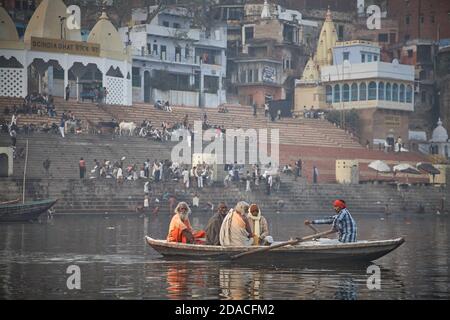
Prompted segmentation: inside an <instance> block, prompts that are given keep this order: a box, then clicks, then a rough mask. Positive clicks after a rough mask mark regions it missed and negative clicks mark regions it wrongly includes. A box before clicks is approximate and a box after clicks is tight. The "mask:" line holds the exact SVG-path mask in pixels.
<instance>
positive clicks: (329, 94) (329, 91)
mask: <svg viewBox="0 0 450 320" xmlns="http://www.w3.org/2000/svg"><path fill="white" fill-rule="evenodd" d="M325 95H326V99H327V103H333V88H332V87H331V86H326V88H325Z"/></svg>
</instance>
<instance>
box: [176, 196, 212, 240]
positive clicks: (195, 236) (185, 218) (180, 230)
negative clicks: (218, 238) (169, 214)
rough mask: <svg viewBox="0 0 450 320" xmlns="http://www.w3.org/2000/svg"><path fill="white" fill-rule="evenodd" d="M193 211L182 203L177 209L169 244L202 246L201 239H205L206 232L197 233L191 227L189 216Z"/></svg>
mask: <svg viewBox="0 0 450 320" xmlns="http://www.w3.org/2000/svg"><path fill="white" fill-rule="evenodd" d="M190 214H191V209H190V208H189V206H188V204H187V203H186V202H180V203H179V204H178V206H177V207H176V208H175V214H174V216H173V218H172V220H171V221H170V226H169V234H168V235H167V241H168V242H180V243H190V244H202V243H203V242H202V240H200V239H201V238H204V237H205V231H197V232H194V230H193V229H192V227H191V223H190V221H189V215H190Z"/></svg>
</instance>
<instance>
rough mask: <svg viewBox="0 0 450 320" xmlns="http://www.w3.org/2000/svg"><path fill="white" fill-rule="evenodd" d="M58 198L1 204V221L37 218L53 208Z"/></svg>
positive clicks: (23, 220) (22, 220)
mask: <svg viewBox="0 0 450 320" xmlns="http://www.w3.org/2000/svg"><path fill="white" fill-rule="evenodd" d="M56 202H57V200H42V201H31V202H25V203H13V204H3V205H0V222H27V221H33V220H37V219H38V218H39V216H40V215H41V214H43V213H45V212H47V211H48V210H49V209H51V208H52V207H53V206H54V205H55V203H56Z"/></svg>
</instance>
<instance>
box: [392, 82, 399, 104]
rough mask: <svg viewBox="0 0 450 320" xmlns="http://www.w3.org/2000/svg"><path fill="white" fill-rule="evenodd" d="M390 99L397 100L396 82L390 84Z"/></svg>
mask: <svg viewBox="0 0 450 320" xmlns="http://www.w3.org/2000/svg"><path fill="white" fill-rule="evenodd" d="M392 101H397V102H398V84H396V83H394V84H393V85H392Z"/></svg>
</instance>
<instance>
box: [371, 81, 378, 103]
mask: <svg viewBox="0 0 450 320" xmlns="http://www.w3.org/2000/svg"><path fill="white" fill-rule="evenodd" d="M376 99H377V84H376V83H375V82H373V81H372V82H371V83H369V100H376Z"/></svg>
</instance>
